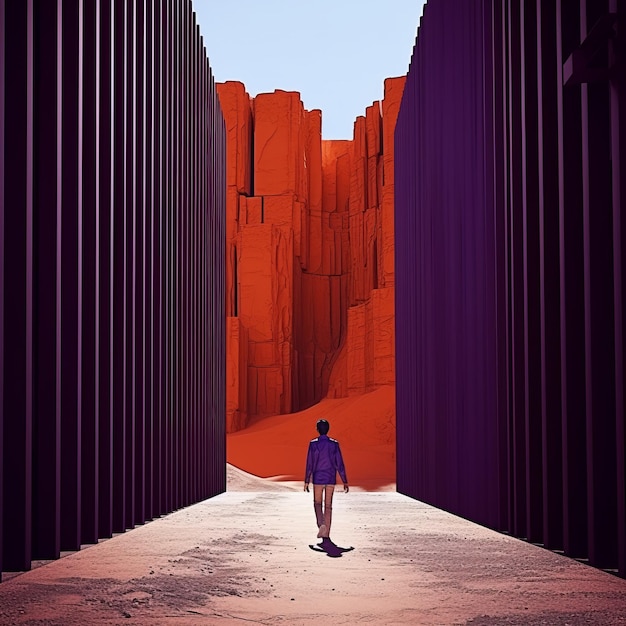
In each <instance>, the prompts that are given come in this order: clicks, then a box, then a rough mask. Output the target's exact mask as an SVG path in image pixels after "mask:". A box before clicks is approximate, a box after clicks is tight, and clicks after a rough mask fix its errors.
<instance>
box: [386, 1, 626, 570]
mask: <svg viewBox="0 0 626 626" xmlns="http://www.w3.org/2000/svg"><path fill="white" fill-rule="evenodd" d="M625 9H626V7H625V3H624V2H623V0H610V1H609V0H593V1H592V0H579V1H578V2H573V3H565V2H560V1H557V2H556V3H547V2H541V0H505V2H500V1H498V2H496V1H495V0H494V1H489V0H472V1H467V0H430V1H429V2H428V5H427V6H426V7H425V11H424V16H423V18H422V21H421V25H420V29H419V31H418V37H417V41H416V46H415V49H414V53H413V57H412V60H411V65H410V70H409V74H408V78H407V84H406V87H405V91H404V97H403V101H402V105H401V109H400V114H399V117H398V123H397V126H396V154H395V159H396V180H395V185H396V274H397V275H396V285H397V288H396V322H397V327H396V332H397V381H398V382H397V411H398V415H397V429H398V443H397V448H398V449H397V452H398V478H397V481H398V489H399V491H401V492H402V493H405V494H407V495H410V496H413V497H415V498H419V499H421V500H424V501H426V502H429V503H431V504H434V505H436V506H439V507H442V508H444V509H447V510H450V511H452V512H454V513H456V514H458V515H461V516H464V517H467V518H469V519H472V520H475V521H477V522H480V523H482V524H485V525H487V526H490V527H493V528H497V529H500V530H503V531H507V532H510V533H512V534H514V535H516V536H518V537H523V538H526V539H528V540H529V541H532V542H536V543H540V544H543V545H545V546H546V547H548V548H551V549H563V550H564V551H565V553H566V554H568V555H570V556H574V557H581V558H588V559H589V562H590V563H591V564H593V565H596V566H598V567H604V568H610V569H616V570H619V572H620V573H621V575H626V539H625V533H624V528H626V507H625V503H626V490H625V485H624V457H625V448H626V441H625V435H624V401H623V387H624V367H623V363H624V337H623V332H622V327H623V315H624V312H623V308H622V298H623V296H622V285H623V276H624V272H623V269H622V268H623V260H622V248H623V247H624V242H626V232H625V230H624V228H625V227H624V225H623V224H622V220H621V215H622V212H621V210H622V208H624V205H625V203H626V200H625V196H624V194H623V193H622V191H621V188H620V183H621V181H623V180H626V172H625V169H626V165H625V157H624V146H625V145H626V143H625V139H626V131H625V128H626V110H625V107H626V100H625V98H624V76H625V73H624V70H623V68H624V65H623V63H624V58H623V55H624V45H625V35H624V32H625V28H626V25H625V23H624V21H623V17H622V18H621V19H618V18H617V17H616V13H617V12H618V11H620V12H622V16H623V11H624V10H625ZM581 42H584V43H582V44H581ZM618 63H621V65H618ZM619 68H621V69H619ZM620 121H621V124H620Z"/></svg>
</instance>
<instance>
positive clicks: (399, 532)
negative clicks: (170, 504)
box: [0, 468, 626, 626]
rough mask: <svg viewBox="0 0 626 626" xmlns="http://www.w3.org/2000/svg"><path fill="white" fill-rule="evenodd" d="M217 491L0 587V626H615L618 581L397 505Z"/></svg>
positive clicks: (622, 591)
mask: <svg viewBox="0 0 626 626" xmlns="http://www.w3.org/2000/svg"><path fill="white" fill-rule="evenodd" d="M316 530H317V529H316V527H315V523H314V515H313V507H312V503H311V494H310V493H304V492H302V491H301V484H300V483H293V484H289V483H287V484H285V483H280V482H273V481H267V480H262V479H258V478H256V477H254V476H249V475H247V474H245V473H243V472H241V471H239V470H237V469H234V468H230V469H229V491H228V492H227V493H224V494H221V495H219V496H217V497H215V498H212V499H210V500H207V501H204V502H201V503H199V504H196V505H194V506H191V507H188V508H186V509H183V510H180V511H177V512H175V513H172V514H170V515H168V516H166V517H163V518H161V519H158V520H155V521H153V522H150V523H148V524H146V525H144V526H141V527H138V528H136V529H134V530H132V531H129V532H127V533H124V534H122V535H118V536H116V537H114V538H113V539H109V540H106V541H102V542H100V543H99V544H98V545H95V546H91V547H87V548H85V549H83V550H81V551H80V552H77V553H74V554H71V555H69V556H66V557H64V558H62V559H60V560H58V561H54V562H50V563H48V564H46V565H43V566H41V567H38V568H37V569H34V570H32V571H31V572H27V573H24V574H20V575H17V576H14V577H12V578H10V579H9V580H6V581H5V582H3V583H2V584H0V623H1V624H31V625H34V624H46V625H56V624H58V625H61V624H62V625H68V626H73V625H78V624H81V625H83V624H127V625H130V624H214V623H232V624H250V623H252V624H289V625H291V624H318V623H322V624H357V623H369V624H418V625H419V624H424V625H426V624H472V625H476V626H487V625H494V624H514V625H520V626H521V625H522V624H523V625H526V624H531V625H532V624H544V625H565V624H570V625H572V626H576V625H578V624H602V625H611V624H626V580H623V579H619V578H617V577H614V576H612V575H610V574H607V573H605V572H601V571H599V570H596V569H593V568H591V567H588V566H585V565H582V564H580V563H577V562H576V561H573V560H570V559H567V558H565V557H562V556H559V555H556V554H553V553H552V552H549V551H547V550H543V549H541V548H538V547H536V546H533V545H529V544H526V543H524V542H522V541H519V540H516V539H512V538H510V537H507V536H504V535H501V534H498V533H495V532H492V531H489V530H487V529H485V528H482V527H481V526H477V525H475V524H472V523H470V522H467V521H466V520H463V519H460V518H458V517H455V516H453V515H450V514H448V513H445V512H443V511H440V510H437V509H435V508H432V507H430V506H427V505H425V504H423V503H420V502H417V501H415V500H411V499H410V498H407V497H405V496H402V495H400V494H398V493H395V492H390V491H384V492H365V491H357V490H354V491H351V492H350V493H348V494H344V493H337V494H336V495H335V501H334V519H333V529H332V533H331V536H332V537H333V540H334V542H335V543H336V544H337V545H339V546H343V547H348V546H353V547H354V550H353V551H351V552H345V553H343V554H341V556H340V557H339V558H329V556H328V555H327V554H325V553H324V552H317V551H313V550H311V549H310V548H309V544H314V543H315V542H316V541H318V540H317V539H316V538H315V531H316Z"/></svg>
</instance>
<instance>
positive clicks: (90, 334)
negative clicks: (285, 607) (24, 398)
mask: <svg viewBox="0 0 626 626" xmlns="http://www.w3.org/2000/svg"><path fill="white" fill-rule="evenodd" d="M98 13H99V0H97V1H96V2H87V3H83V9H82V21H81V27H82V36H81V43H80V46H81V49H82V51H83V54H82V57H81V58H82V69H81V74H80V78H79V80H80V81H81V86H80V87H79V89H80V92H79V97H80V106H81V107H82V109H81V113H80V118H79V124H81V126H82V138H83V139H82V143H81V144H79V145H80V146H81V148H80V149H82V157H81V158H80V163H81V167H82V180H81V182H80V184H81V185H82V197H81V202H82V205H81V207H82V208H81V210H80V213H79V219H80V220H81V225H82V228H81V231H80V233H79V237H80V238H79V242H80V243H79V250H80V251H79V254H80V257H79V264H80V271H81V281H80V283H79V285H80V291H79V294H80V296H79V297H80V307H81V315H80V319H81V322H80V329H81V334H80V337H79V341H80V353H79V355H80V360H81V368H80V375H81V383H79V387H78V388H79V393H80V403H81V415H82V420H81V445H82V459H83V463H82V476H81V489H82V495H81V502H82V504H81V513H82V519H81V543H96V542H97V541H98V464H99V460H98V451H99V450H98V430H99V426H98V409H99V403H98V400H97V398H98V382H99V381H98V378H99V376H98V375H99V368H98V365H99V363H98V343H97V336H98V331H99V328H98V319H99V305H100V302H99V298H98V291H99V287H100V285H99V276H98V266H99V252H100V242H99V237H98V234H99V233H98V227H99V224H98V222H99V217H100V216H99V204H100V197H99V169H100V167H99V166H100V159H99V149H100V146H99V121H100V120H99V117H100V116H99V95H100V94H99V80H100V68H99V44H100V36H99V32H98V25H99V16H98Z"/></svg>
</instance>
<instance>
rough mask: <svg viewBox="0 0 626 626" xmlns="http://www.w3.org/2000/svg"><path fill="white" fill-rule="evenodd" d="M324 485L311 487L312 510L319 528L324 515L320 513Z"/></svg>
mask: <svg viewBox="0 0 626 626" xmlns="http://www.w3.org/2000/svg"><path fill="white" fill-rule="evenodd" d="M323 491H324V485H313V508H314V509H315V519H316V520H317V527H318V528H319V527H320V526H322V524H323V523H324V515H323V513H322V492H323Z"/></svg>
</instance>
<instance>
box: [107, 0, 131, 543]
mask: <svg viewBox="0 0 626 626" xmlns="http://www.w3.org/2000/svg"><path fill="white" fill-rule="evenodd" d="M126 11H127V7H126V0H113V73H112V77H113V81H112V101H111V109H112V114H113V148H112V150H113V154H112V162H113V165H112V187H113V191H112V206H111V220H112V227H111V235H112V245H111V255H112V258H111V266H112V270H111V271H112V283H113V284H112V302H111V309H112V315H111V317H112V341H111V345H112V355H111V357H112V362H111V378H112V380H111V383H112V390H113V396H112V399H111V405H112V414H113V424H112V430H113V446H112V447H113V494H114V497H113V532H123V531H124V530H125V529H126V423H127V420H126V394H127V388H126V239H125V237H126V211H127V205H126V180H127V169H126V168H127V161H126V150H127V148H126V146H127V133H126V84H127V81H126V71H127V50H128V38H127V34H128V33H127V29H126Z"/></svg>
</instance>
